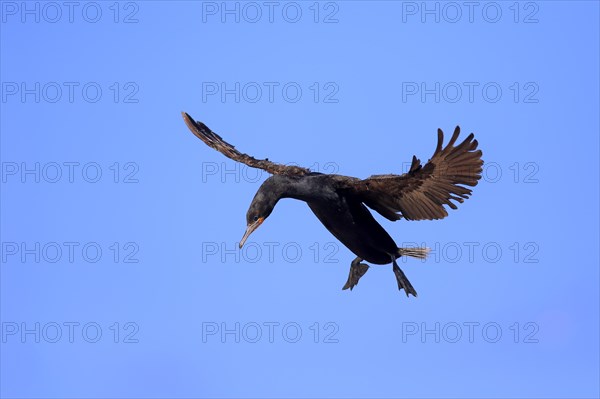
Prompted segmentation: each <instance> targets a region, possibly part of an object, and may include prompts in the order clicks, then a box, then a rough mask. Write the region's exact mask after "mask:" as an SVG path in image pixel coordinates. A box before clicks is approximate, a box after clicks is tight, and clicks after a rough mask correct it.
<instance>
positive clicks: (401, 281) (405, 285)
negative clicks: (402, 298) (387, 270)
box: [392, 257, 417, 297]
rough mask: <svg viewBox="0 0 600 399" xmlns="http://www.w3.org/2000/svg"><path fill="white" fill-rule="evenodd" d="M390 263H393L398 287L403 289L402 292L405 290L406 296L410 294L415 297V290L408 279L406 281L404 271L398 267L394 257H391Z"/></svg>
mask: <svg viewBox="0 0 600 399" xmlns="http://www.w3.org/2000/svg"><path fill="white" fill-rule="evenodd" d="M392 263H393V264H394V266H393V270H394V274H395V275H396V281H397V282H398V289H399V290H402V289H403V290H404V292H406V296H408V294H412V295H413V296H415V297H416V296H417V291H415V289H414V288H413V286H412V284H411V283H410V281H408V278H406V275H405V274H404V272H403V271H402V270H401V269H400V268H399V267H398V264H397V263H396V258H395V257H392Z"/></svg>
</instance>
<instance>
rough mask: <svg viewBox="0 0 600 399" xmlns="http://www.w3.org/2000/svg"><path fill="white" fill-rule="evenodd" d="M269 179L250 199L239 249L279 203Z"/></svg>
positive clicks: (278, 196)
mask: <svg viewBox="0 0 600 399" xmlns="http://www.w3.org/2000/svg"><path fill="white" fill-rule="evenodd" d="M272 183H273V182H272V181H271V179H267V180H266V181H265V182H264V183H263V184H262V185H261V186H260V188H259V189H258V192H257V193H256V195H255V196H254V198H253V199H252V203H251V204H250V208H248V212H247V213H246V226H247V227H246V232H245V233H244V236H243V237H242V239H241V240H240V248H241V247H242V246H243V245H244V243H245V242H246V240H247V239H248V237H249V236H250V234H252V232H253V231H254V230H256V229H257V228H258V226H260V225H261V224H262V223H263V222H264V221H265V219H266V218H268V217H269V215H270V214H271V212H273V208H275V204H276V203H277V201H279V198H280V195H278V194H277V190H276V189H275V188H276V187H274V186H273V184H272Z"/></svg>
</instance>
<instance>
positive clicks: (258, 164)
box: [181, 112, 310, 176]
mask: <svg viewBox="0 0 600 399" xmlns="http://www.w3.org/2000/svg"><path fill="white" fill-rule="evenodd" d="M181 114H182V115H183V120H184V121H185V124H186V125H187V127H188V128H189V129H190V130H191V131H192V133H194V135H195V136H196V137H198V138H199V139H200V140H202V141H204V143H205V144H206V145H208V146H209V147H211V148H214V149H215V150H217V151H219V152H220V153H221V154H223V155H225V156H226V157H227V158H230V159H233V160H234V161H237V162H241V163H243V164H246V165H248V166H250V167H252V168H259V169H263V170H266V171H267V172H269V173H271V174H274V175H287V176H303V175H306V174H308V173H310V170H309V169H307V168H302V167H300V166H293V165H289V166H288V165H282V164H279V163H275V162H271V161H269V160H268V159H256V158H254V157H252V156H250V155H248V154H244V153H241V152H239V151H238V150H236V149H235V147H234V146H232V145H231V144H229V143H228V142H226V141H225V140H223V139H222V138H221V136H219V135H218V134H216V133H215V132H213V131H212V130H210V129H209V128H208V126H206V125H205V124H204V123H202V122H200V121H195V120H193V119H192V117H191V116H190V115H189V114H187V113H186V112H182V113H181Z"/></svg>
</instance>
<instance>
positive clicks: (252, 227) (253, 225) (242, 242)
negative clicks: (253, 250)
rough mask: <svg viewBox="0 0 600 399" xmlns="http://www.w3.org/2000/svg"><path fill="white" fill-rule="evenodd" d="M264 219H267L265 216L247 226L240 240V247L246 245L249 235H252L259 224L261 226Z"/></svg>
mask: <svg viewBox="0 0 600 399" xmlns="http://www.w3.org/2000/svg"><path fill="white" fill-rule="evenodd" d="M264 221H265V218H258V220H257V221H256V222H254V223H252V224H249V225H248V227H247V228H246V232H245V233H244V236H243V237H242V239H241V240H240V248H241V247H242V246H243V245H244V243H245V242H246V240H247V239H248V237H250V234H252V232H253V231H254V230H256V229H258V226H260V225H261V224H262V222H264Z"/></svg>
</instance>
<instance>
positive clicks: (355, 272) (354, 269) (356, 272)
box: [342, 258, 369, 291]
mask: <svg viewBox="0 0 600 399" xmlns="http://www.w3.org/2000/svg"><path fill="white" fill-rule="evenodd" d="M360 262H362V259H361V258H356V259H354V260H353V261H352V264H351V265H350V274H349V275H348V281H346V285H344V287H342V290H347V289H348V288H350V291H352V288H354V286H355V285H356V284H358V280H360V278H361V277H362V276H364V275H365V273H366V272H367V270H369V265H366V264H364V263H360Z"/></svg>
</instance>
